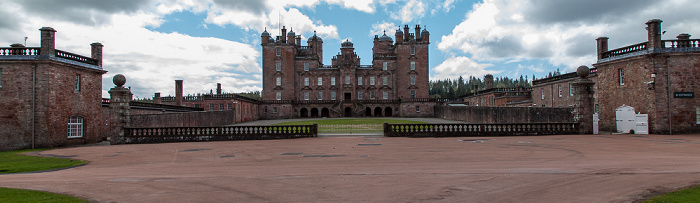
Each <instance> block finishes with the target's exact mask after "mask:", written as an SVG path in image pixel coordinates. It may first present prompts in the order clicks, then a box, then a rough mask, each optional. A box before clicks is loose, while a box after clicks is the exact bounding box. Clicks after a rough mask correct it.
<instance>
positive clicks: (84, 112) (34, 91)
mask: <svg viewBox="0 0 700 203" xmlns="http://www.w3.org/2000/svg"><path fill="white" fill-rule="evenodd" d="M40 30H41V47H24V46H23V45H21V44H13V45H11V47H5V48H0V115H2V116H0V151H4V150H13V149H21V148H45V147H60V146H67V145H76V144H88V143H96V142H99V141H102V139H103V138H104V137H103V136H102V132H103V128H104V126H105V123H106V118H104V117H103V116H102V113H101V99H102V75H103V74H104V73H106V72H107V71H105V70H104V69H102V44H100V43H93V44H92V47H91V50H92V54H91V57H86V56H81V55H78V54H73V53H70V52H66V51H61V50H58V49H56V48H55V44H56V43H55V39H56V37H55V36H56V30H54V29H53V28H50V27H44V28H41V29H40Z"/></svg>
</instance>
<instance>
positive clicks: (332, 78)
mask: <svg viewBox="0 0 700 203" xmlns="http://www.w3.org/2000/svg"><path fill="white" fill-rule="evenodd" d="M331 85H335V77H331Z"/></svg>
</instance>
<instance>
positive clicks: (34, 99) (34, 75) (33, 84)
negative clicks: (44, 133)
mask: <svg viewBox="0 0 700 203" xmlns="http://www.w3.org/2000/svg"><path fill="white" fill-rule="evenodd" d="M35 140H36V64H34V71H33V73H32V149H34V147H35Z"/></svg>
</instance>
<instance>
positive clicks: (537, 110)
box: [435, 106, 575, 124]
mask: <svg viewBox="0 0 700 203" xmlns="http://www.w3.org/2000/svg"><path fill="white" fill-rule="evenodd" d="M435 117H436V118H443V119H448V120H457V121H464V122H467V123H501V124H503V123H561V122H575V121H574V115H573V108H570V107H556V108H541V107H488V106H435Z"/></svg>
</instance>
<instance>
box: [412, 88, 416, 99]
mask: <svg viewBox="0 0 700 203" xmlns="http://www.w3.org/2000/svg"><path fill="white" fill-rule="evenodd" d="M415 98H416V91H415V90H411V99H415Z"/></svg>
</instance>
